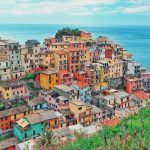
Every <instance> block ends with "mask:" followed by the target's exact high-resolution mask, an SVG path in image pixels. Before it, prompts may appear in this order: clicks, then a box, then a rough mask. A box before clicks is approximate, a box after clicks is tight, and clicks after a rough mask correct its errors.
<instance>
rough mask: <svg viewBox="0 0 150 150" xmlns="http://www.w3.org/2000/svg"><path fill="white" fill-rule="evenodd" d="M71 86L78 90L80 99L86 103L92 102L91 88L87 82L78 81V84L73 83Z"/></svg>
mask: <svg viewBox="0 0 150 150" xmlns="http://www.w3.org/2000/svg"><path fill="white" fill-rule="evenodd" d="M71 87H72V88H74V89H75V90H76V91H77V93H78V94H77V96H78V97H79V99H80V101H82V102H84V103H90V102H91V101H92V97H91V89H90V87H89V85H88V84H87V83H84V82H77V83H76V84H72V85H71Z"/></svg>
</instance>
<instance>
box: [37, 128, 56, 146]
mask: <svg viewBox="0 0 150 150" xmlns="http://www.w3.org/2000/svg"><path fill="white" fill-rule="evenodd" d="M55 140H56V138H55V137H54V133H53V132H52V131H51V130H45V131H44V132H43V133H42V134H41V136H40V137H39V138H38V140H37V147H38V148H43V149H48V148H52V147H53V144H54V141H55Z"/></svg>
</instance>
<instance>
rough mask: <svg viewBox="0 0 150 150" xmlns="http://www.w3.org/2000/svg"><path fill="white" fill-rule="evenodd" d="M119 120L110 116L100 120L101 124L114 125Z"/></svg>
mask: <svg viewBox="0 0 150 150" xmlns="http://www.w3.org/2000/svg"><path fill="white" fill-rule="evenodd" d="M119 122H120V119H119V118H112V119H107V120H104V121H102V124H103V125H105V126H116V125H117V124H118V123H119Z"/></svg>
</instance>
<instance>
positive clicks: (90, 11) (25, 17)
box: [0, 0, 150, 25]
mask: <svg viewBox="0 0 150 150" xmlns="http://www.w3.org/2000/svg"><path fill="white" fill-rule="evenodd" d="M0 23H10V24H11V23H16V24H17V23H26V24H86V25H150V0H0Z"/></svg>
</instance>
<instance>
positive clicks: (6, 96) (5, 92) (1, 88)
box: [0, 85, 11, 99]
mask: <svg viewBox="0 0 150 150" xmlns="http://www.w3.org/2000/svg"><path fill="white" fill-rule="evenodd" d="M0 93H1V94H2V95H3V97H4V99H10V98H11V88H9V87H5V86H3V85H0Z"/></svg>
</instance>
